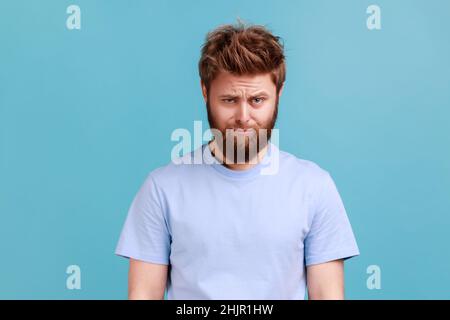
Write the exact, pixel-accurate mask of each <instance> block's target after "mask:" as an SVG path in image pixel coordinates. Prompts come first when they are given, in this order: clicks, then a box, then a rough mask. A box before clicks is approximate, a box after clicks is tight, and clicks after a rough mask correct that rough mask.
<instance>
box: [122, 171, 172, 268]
mask: <svg viewBox="0 0 450 320" xmlns="http://www.w3.org/2000/svg"><path fill="white" fill-rule="evenodd" d="M115 254H116V255H119V256H122V257H125V258H133V259H136V260H141V261H145V262H150V263H157V264H169V255H170V233H169V229H168V226H167V221H166V219H165V214H164V211H163V209H162V206H161V203H160V201H159V197H158V191H157V189H156V185H155V182H154V180H153V178H152V176H151V174H149V175H148V176H147V178H146V180H145V182H144V184H143V185H142V186H141V188H140V189H139V191H138V193H137V194H136V196H135V197H134V199H133V202H132V203H131V206H130V208H129V210H128V215H127V218H126V220H125V224H124V226H123V228H122V232H121V234H120V238H119V242H118V244H117V247H116V251H115Z"/></svg>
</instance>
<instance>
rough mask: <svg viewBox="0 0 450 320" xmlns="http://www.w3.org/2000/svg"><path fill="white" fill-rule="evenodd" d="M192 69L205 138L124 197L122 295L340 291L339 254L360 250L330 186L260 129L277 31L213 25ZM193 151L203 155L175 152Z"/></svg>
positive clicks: (272, 109)
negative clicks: (126, 263) (125, 274)
mask: <svg viewBox="0 0 450 320" xmlns="http://www.w3.org/2000/svg"><path fill="white" fill-rule="evenodd" d="M199 72H200V78H201V89H202V93H203V97H204V99H205V103H206V107H207V112H208V120H209V124H210V127H211V128H212V129H213V139H211V141H210V142H209V143H205V144H204V145H203V146H201V148H198V149H197V150H195V151H193V152H191V153H189V154H187V155H185V156H184V157H183V158H182V159H183V163H181V164H175V163H173V162H172V163H169V164H168V165H166V166H164V167H160V168H157V169H156V170H153V171H152V172H150V173H149V175H148V177H147V179H146V180H145V182H144V184H143V185H142V187H141V189H140V190H139V192H138V193H137V195H136V197H135V198H134V200H133V202H132V205H131V207H130V210H129V213H128V217H127V220H126V222H125V225H124V228H123V230H122V234H121V237H120V240H119V243H118V245H117V249H116V254H117V255H120V256H124V257H127V258H129V259H130V269H129V299H163V298H164V293H165V289H166V288H167V298H168V299H304V298H305V294H306V288H307V289H308V297H309V299H344V260H345V259H348V258H350V257H353V256H356V255H359V250H358V246H357V244H356V241H355V238H354V235H353V232H352V228H351V225H350V223H349V221H348V218H347V214H346V211H345V209H344V206H343V203H342V201H341V198H340V196H339V193H338V191H337V189H336V186H335V184H334V182H333V180H332V178H331V176H330V174H329V173H328V172H327V171H325V170H324V169H322V168H320V167H319V166H318V165H317V164H315V163H313V162H311V161H308V160H303V159H299V158H297V157H295V156H293V155H291V154H289V153H287V152H284V151H281V150H279V149H278V147H277V146H276V145H275V144H274V143H272V142H271V141H270V140H269V139H270V137H271V135H272V131H273V127H274V125H275V121H276V117H277V112H278V101H279V97H280V96H281V93H282V90H283V84H284V81H285V74H286V67H285V57H284V54H283V45H282V44H281V43H280V41H279V38H278V37H276V36H274V35H272V34H271V33H270V32H269V31H268V30H266V29H265V28H264V27H261V26H244V25H242V24H238V25H236V26H233V25H226V26H221V27H219V28H217V29H216V30H214V31H213V32H210V33H209V34H208V36H207V38H206V42H205V44H204V46H203V48H202V55H201V58H200V62H199ZM252 150H253V151H254V152H252ZM198 151H200V154H201V155H202V157H203V161H202V163H200V164H189V163H190V161H185V160H187V159H192V158H193V157H194V154H196V152H198ZM243 151H244V153H245V156H244V157H242V154H243V153H242V152H243ZM197 154H198V153H197ZM238 155H241V157H239V156H238ZM275 157H276V158H277V162H278V166H277V168H276V170H273V168H272V170H266V171H264V170H265V169H268V166H270V164H271V163H273V161H274V159H275Z"/></svg>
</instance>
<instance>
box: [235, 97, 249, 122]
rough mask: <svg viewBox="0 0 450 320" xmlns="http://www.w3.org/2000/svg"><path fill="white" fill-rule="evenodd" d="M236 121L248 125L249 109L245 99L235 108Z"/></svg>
mask: <svg viewBox="0 0 450 320" xmlns="http://www.w3.org/2000/svg"><path fill="white" fill-rule="evenodd" d="M235 117H236V122H237V123H238V124H240V125H242V126H246V125H248V122H249V120H250V109H249V105H248V103H247V102H246V101H243V102H242V103H241V104H240V105H239V106H238V108H237V110H236V116H235Z"/></svg>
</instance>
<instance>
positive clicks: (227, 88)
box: [211, 72, 275, 93]
mask: <svg viewBox="0 0 450 320" xmlns="http://www.w3.org/2000/svg"><path fill="white" fill-rule="evenodd" d="M257 90H264V91H267V92H269V93H270V92H272V91H275V84H274V83H273V81H272V77H271V74H270V73H264V74H257V75H234V74H231V73H228V72H220V73H219V74H218V75H217V76H216V78H215V79H214V80H213V81H212V82H211V91H215V92H220V93H223V92H227V93H236V92H249V93H251V92H254V91H257Z"/></svg>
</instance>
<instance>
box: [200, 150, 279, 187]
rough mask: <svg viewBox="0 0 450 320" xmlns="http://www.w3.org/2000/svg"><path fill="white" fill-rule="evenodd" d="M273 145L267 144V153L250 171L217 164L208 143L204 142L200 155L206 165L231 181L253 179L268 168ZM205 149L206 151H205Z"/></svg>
mask: <svg viewBox="0 0 450 320" xmlns="http://www.w3.org/2000/svg"><path fill="white" fill-rule="evenodd" d="M275 148H276V147H275V145H273V144H272V143H271V142H270V141H269V142H268V147H267V152H266V154H265V155H264V156H263V158H262V159H261V161H260V162H258V163H257V164H256V165H254V166H253V167H251V168H250V169H245V170H233V169H230V168H227V167H226V166H225V165H223V164H222V163H220V162H219V160H218V159H217V158H216V157H214V155H213V154H212V152H211V149H210V148H209V142H206V143H204V144H203V146H202V153H203V155H204V157H205V160H206V163H207V164H209V165H210V166H212V167H213V168H214V169H215V170H217V171H218V172H219V173H221V174H223V175H225V176H227V177H229V178H233V179H249V178H254V177H257V176H260V175H261V170H262V169H264V168H267V167H268V166H270V162H271V158H272V156H273V153H274V151H275ZM205 149H207V150H206V151H205Z"/></svg>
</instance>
